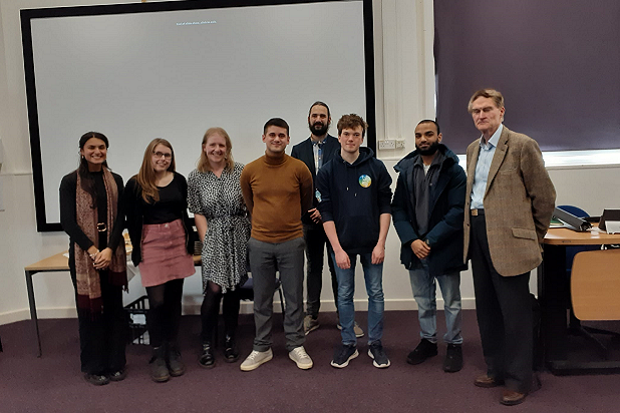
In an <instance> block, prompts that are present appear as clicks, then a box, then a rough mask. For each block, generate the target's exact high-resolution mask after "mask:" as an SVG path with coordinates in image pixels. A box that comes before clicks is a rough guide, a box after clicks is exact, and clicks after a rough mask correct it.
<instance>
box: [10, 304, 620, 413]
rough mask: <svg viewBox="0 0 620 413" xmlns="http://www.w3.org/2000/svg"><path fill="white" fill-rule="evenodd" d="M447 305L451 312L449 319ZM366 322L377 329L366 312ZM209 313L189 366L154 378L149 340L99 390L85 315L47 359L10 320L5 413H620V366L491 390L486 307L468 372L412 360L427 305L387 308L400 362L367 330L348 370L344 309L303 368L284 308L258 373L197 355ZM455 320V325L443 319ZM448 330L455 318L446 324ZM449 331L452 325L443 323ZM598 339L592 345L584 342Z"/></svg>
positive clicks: (467, 324)
mask: <svg viewBox="0 0 620 413" xmlns="http://www.w3.org/2000/svg"><path fill="white" fill-rule="evenodd" d="M442 314H443V313H441V312H440V316H441V315H442ZM357 320H358V322H359V323H360V325H361V326H362V327H364V330H366V328H365V324H366V313H364V312H359V313H358V314H357ZM199 321H200V320H199V318H198V317H197V316H186V317H184V318H183V324H182V326H181V341H180V346H181V350H182V352H183V357H184V360H185V362H186V364H187V367H188V368H187V373H186V374H185V375H184V376H182V377H177V378H172V379H171V380H170V381H169V382H168V383H163V384H156V383H153V382H152V381H151V380H150V378H149V369H148V364H147V361H148V359H149V356H150V350H149V348H148V347H147V346H143V345H131V346H129V347H128V351H127V356H128V372H129V375H128V377H127V379H125V381H122V382H118V383H110V384H109V385H106V386H102V387H95V386H93V385H91V384H88V383H86V382H85V381H84V380H83V379H82V375H81V373H80V371H79V356H78V353H79V343H78V337H77V321H76V320H75V319H52V320H50V319H48V320H40V328H41V339H42V344H43V357H42V358H40V359H39V358H37V357H36V340H35V336H34V331H33V327H32V324H31V322H30V321H20V322H17V323H13V324H8V325H4V326H0V336H1V337H2V343H3V345H4V352H3V353H0V372H2V376H1V378H0V412H1V413H12V412H90V413H104V412H114V413H118V412H152V413H157V412H283V413H288V412H338V413H341V412H360V413H362V412H363V413H367V412H450V413H461V412H463V413H465V412H497V411H503V409H508V410H510V411H513V412H537V413H540V412H543V413H555V412H557V413H566V412H616V411H620V407H619V406H620V375H599V376H565V377H556V376H553V375H551V374H549V373H542V374H541V380H542V388H541V389H540V390H538V391H537V392H535V393H533V394H531V395H530V396H529V397H528V398H527V400H526V402H525V403H524V404H522V405H519V406H515V407H503V406H501V405H500V404H499V403H498V400H499V390H498V389H481V388H477V387H475V386H474V385H473V379H474V378H475V377H476V376H477V375H479V374H482V373H484V371H485V368H484V363H483V360H482V351H481V347H480V339H479V335H478V329H477V324H476V318H475V312H474V311H465V312H464V326H463V335H464V338H465V344H464V345H463V353H464V357H465V367H464V368H463V370H462V371H461V372H459V373H452V374H448V373H444V372H443V371H442V370H441V365H442V361H443V355H444V354H445V346H443V345H440V353H439V356H437V357H434V358H432V359H431V360H428V361H427V362H425V363H424V364H421V365H418V366H410V365H408V364H407V363H406V362H405V359H406V356H407V353H408V352H409V351H410V350H411V349H412V348H413V347H415V345H416V344H417V342H418V340H419V338H418V334H419V333H418V327H417V322H416V312H414V311H391V312H387V313H386V316H385V334H384V339H383V343H384V346H385V348H386V351H387V353H388V355H389V357H390V359H391V361H392V365H391V367H390V368H388V369H384V370H379V369H377V368H375V367H373V366H372V362H371V359H370V358H369V357H368V356H367V354H366V352H367V348H366V339H365V337H364V338H362V339H360V341H359V342H358V348H359V350H360V356H359V357H358V358H357V359H355V360H352V361H351V363H350V364H349V366H348V367H347V368H345V369H342V370H340V369H335V368H333V367H331V366H330V365H329V362H330V361H331V357H332V354H333V348H334V346H336V345H337V344H338V343H339V340H340V335H339V332H338V330H337V329H336V327H335V322H336V317H335V313H323V314H321V316H320V321H321V328H319V329H318V330H317V331H314V332H312V333H311V334H310V335H309V336H308V337H307V341H306V345H305V347H306V350H307V351H308V353H309V354H310V356H311V357H312V359H313V360H314V368H312V369H311V370H308V371H302V370H299V369H297V368H296V366H295V365H294V363H293V362H292V361H291V360H289V358H288V354H287V353H286V350H285V349H284V335H283V333H282V326H281V321H282V318H281V316H280V315H279V314H277V315H275V316H274V347H273V351H274V359H273V360H272V361H270V362H268V363H266V364H264V365H263V366H261V367H259V368H258V369H257V370H255V371H252V372H241V371H240V370H239V364H240V362H241V360H240V361H238V362H237V363H234V364H227V363H224V362H223V357H222V355H221V352H222V348H221V346H220V347H219V348H218V349H216V350H217V352H216V356H217V357H218V358H217V365H216V367H215V368H214V369H211V370H206V369H203V368H201V367H200V366H199V365H198V364H197V361H196V360H197V356H198V352H199V349H198V347H199V339H198V333H199V329H200V322H199ZM440 324H443V323H440ZM440 328H441V329H442V330H443V326H441V327H440ZM253 330H254V326H253V320H252V318H251V316H248V315H244V316H241V320H240V327H239V348H240V350H241V353H242V357H241V359H243V358H244V357H245V356H246V355H247V354H249V352H250V351H251V347H252V338H253ZM440 331H441V330H440ZM583 345H584V346H586V345H587V344H586V343H585V342H584V344H583Z"/></svg>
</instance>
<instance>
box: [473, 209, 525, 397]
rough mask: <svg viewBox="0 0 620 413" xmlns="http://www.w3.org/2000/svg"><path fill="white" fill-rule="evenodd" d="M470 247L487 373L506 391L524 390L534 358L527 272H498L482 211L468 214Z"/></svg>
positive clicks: (477, 311) (523, 391) (516, 252)
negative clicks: (492, 256)
mask: <svg viewBox="0 0 620 413" xmlns="http://www.w3.org/2000/svg"><path fill="white" fill-rule="evenodd" d="M469 250H470V254H471V262H472V270H473V277H474V290H475V293H476V314H477V317H478V327H479V328H480V338H481V340H482V352H483V354H484V359H485V361H486V364H487V374H488V375H489V376H490V377H493V378H495V379H496V380H504V381H505V383H506V388H508V389H509V390H513V391H517V392H520V393H527V392H528V391H529V390H530V387H531V384H532V359H533V327H532V320H533V315H532V301H531V297H530V290H529V281H530V273H529V272H527V273H525V274H521V275H517V276H514V277H503V276H501V275H500V274H498V273H497V271H496V270H495V268H494V267H493V263H492V261H491V255H490V253H489V244H488V240H487V233H486V222H485V218H484V214H482V215H479V216H476V217H474V216H472V217H471V240H470V247H469ZM514 253H515V254H518V253H519V251H514Z"/></svg>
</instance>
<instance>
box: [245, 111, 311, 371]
mask: <svg viewBox="0 0 620 413" xmlns="http://www.w3.org/2000/svg"><path fill="white" fill-rule="evenodd" d="M263 142H265V146H266V150H265V155H264V156H261V157H260V158H258V159H257V160H255V161H253V162H250V163H249V164H247V165H246V166H245V168H244V169H243V172H242V174H241V191H242V193H243V198H244V200H245V203H246V205H247V207H248V211H249V212H250V214H251V216H252V235H251V238H250V241H249V242H248V250H249V255H250V269H251V271H252V278H253V280H254V324H255V325H256V337H255V338H254V349H253V351H252V352H251V353H250V355H249V356H248V357H247V358H246V359H245V361H244V362H243V363H242V364H241V370H242V371H251V370H254V369H256V368H257V367H258V366H260V365H261V364H263V363H266V362H268V361H269V360H271V359H272V358H273V352H272V351H271V345H272V339H271V324H272V321H271V318H272V314H273V293H274V291H275V282H276V271H279V272H280V280H281V282H282V290H283V291H284V299H285V300H286V309H285V314H284V333H285V335H286V349H287V350H288V352H289V358H290V359H291V360H293V361H294V362H295V363H296V364H297V367H299V368H300V369H309V368H311V367H312V359H311V358H310V356H308V354H307V353H306V350H305V349H304V347H303V344H304V342H305V339H306V336H305V334H304V328H303V320H304V313H303V281H304V250H305V242H304V238H303V226H302V223H301V216H302V214H303V213H304V212H305V211H307V210H308V209H310V207H311V206H312V196H313V194H312V174H311V173H310V171H309V170H308V167H307V166H306V165H305V164H304V163H303V162H302V161H300V160H298V159H295V158H292V157H290V156H288V155H286V154H285V153H284V150H285V149H286V145H288V144H289V142H290V137H289V126H288V124H287V123H286V121H284V120H283V119H280V118H273V119H270V120H269V121H267V123H266V124H265V127H264V131H263Z"/></svg>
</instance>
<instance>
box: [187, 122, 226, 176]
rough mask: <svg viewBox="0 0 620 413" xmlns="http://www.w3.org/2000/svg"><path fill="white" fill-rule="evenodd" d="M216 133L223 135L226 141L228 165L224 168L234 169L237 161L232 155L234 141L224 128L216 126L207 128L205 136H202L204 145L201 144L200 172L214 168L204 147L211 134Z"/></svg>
mask: <svg viewBox="0 0 620 413" xmlns="http://www.w3.org/2000/svg"><path fill="white" fill-rule="evenodd" d="M216 133H217V134H219V135H221V136H222V137H223V138H224V140H225V141H226V158H225V159H226V166H225V167H224V169H226V170H228V171H232V170H233V168H234V167H235V161H234V160H233V156H232V141H231V140H230V136H228V133H226V131H225V130H224V129H223V128H218V127H215V128H209V129H207V131H206V132H205V136H204V137H203V138H202V145H201V146H200V148H201V151H200V159H198V166H197V167H196V169H198V171H199V172H210V171H212V170H213V169H212V168H211V163H210V162H209V158H208V157H207V154H206V153H205V149H204V148H205V145H206V144H207V141H208V140H209V136H212V135H215V134H216Z"/></svg>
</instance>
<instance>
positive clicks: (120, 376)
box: [108, 367, 127, 381]
mask: <svg viewBox="0 0 620 413" xmlns="http://www.w3.org/2000/svg"><path fill="white" fill-rule="evenodd" d="M108 377H109V379H110V380H111V381H122V380H125V377H127V369H126V368H124V367H123V368H122V369H120V370H117V371H113V372H112V373H110V374H109V375H108Z"/></svg>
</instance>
